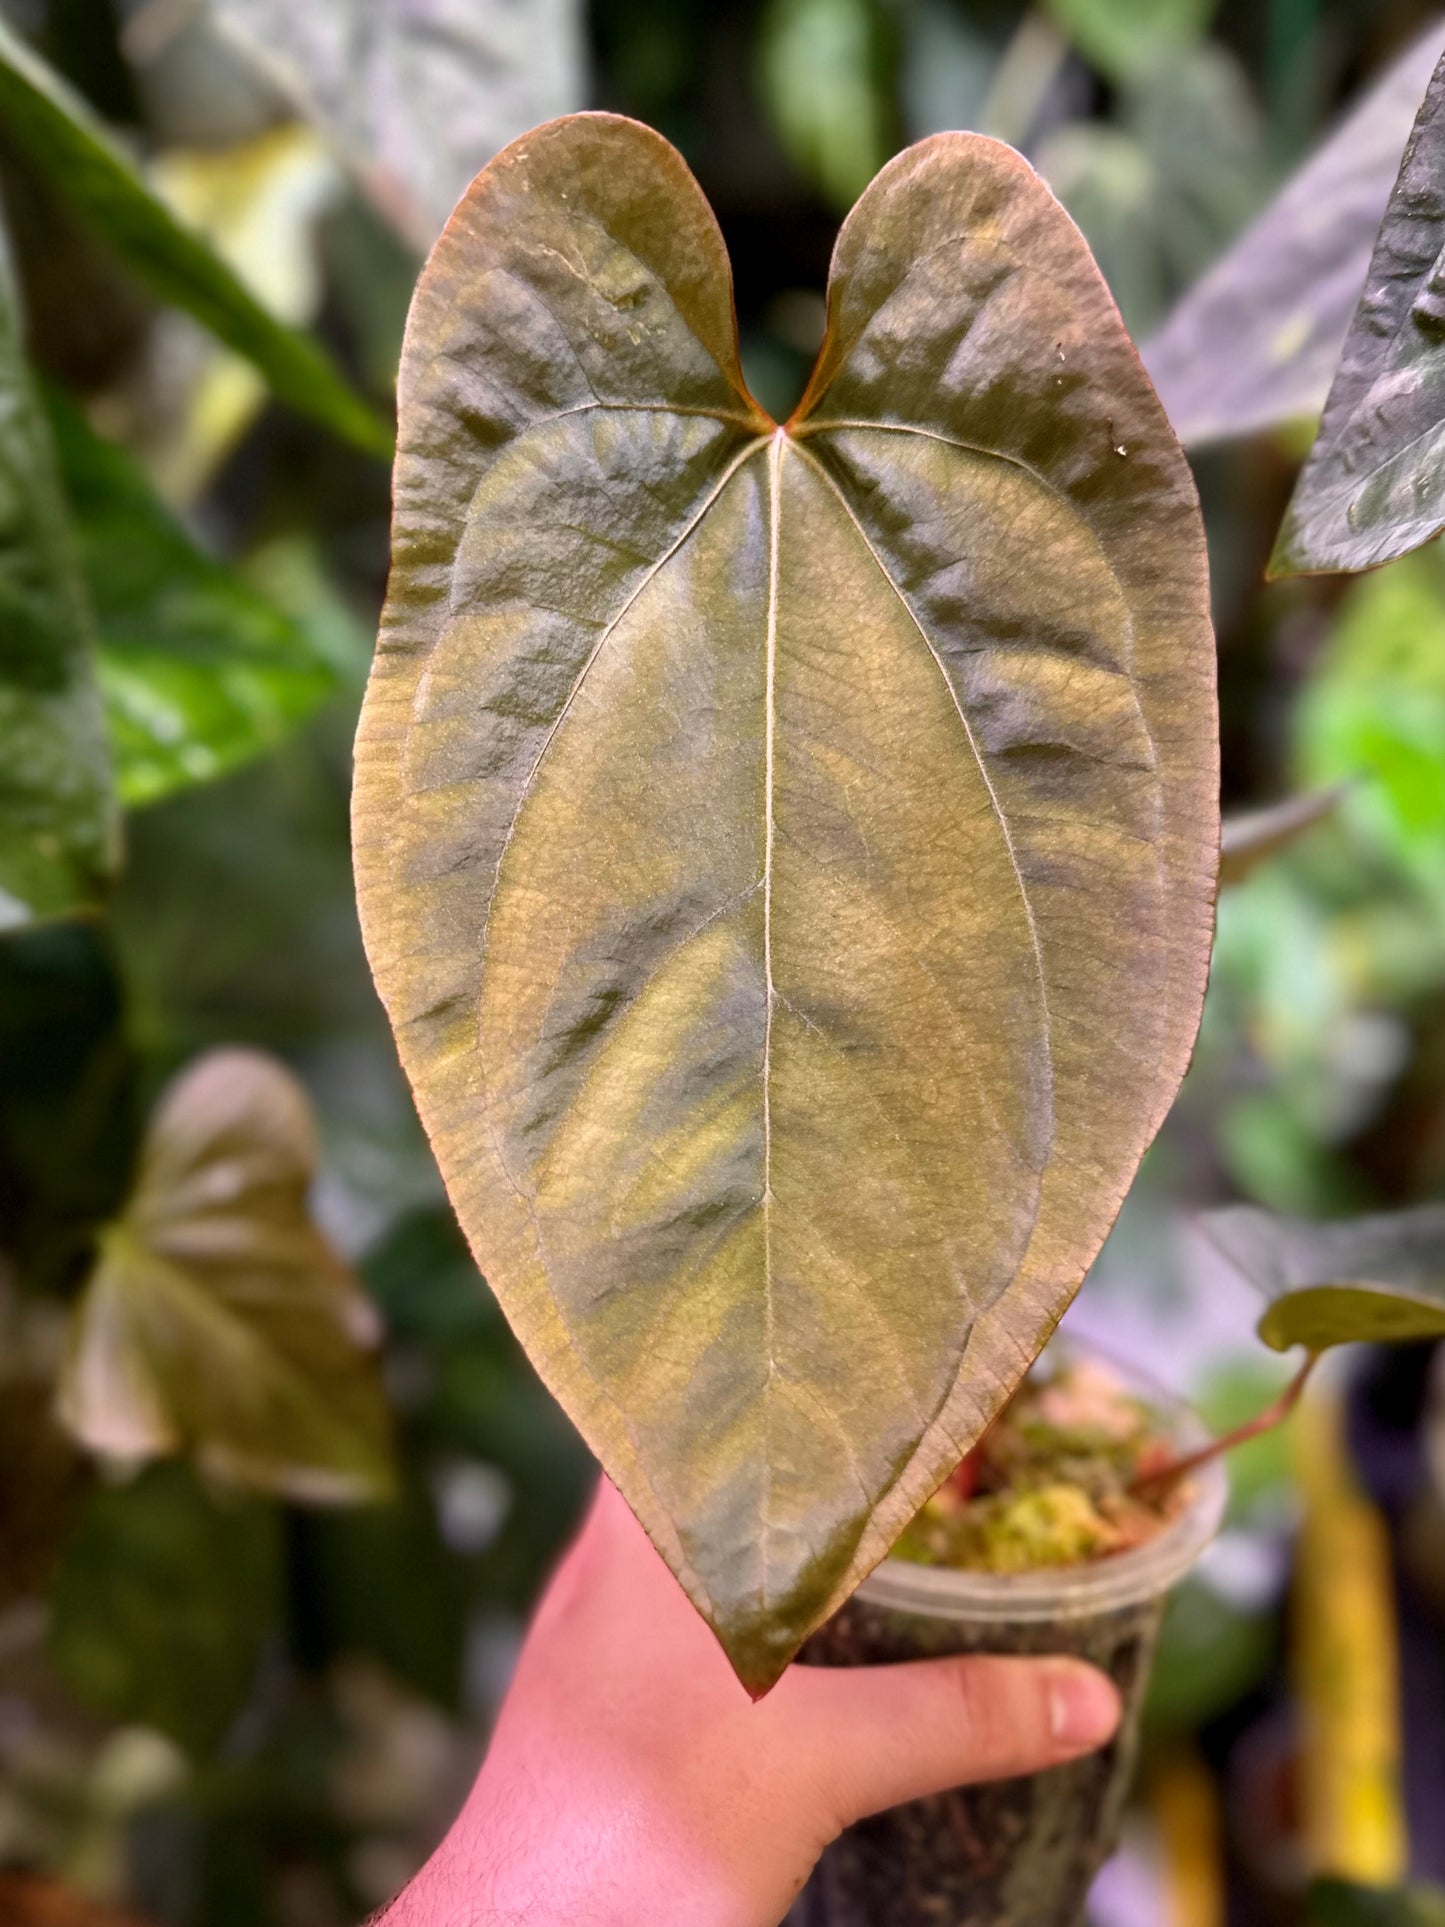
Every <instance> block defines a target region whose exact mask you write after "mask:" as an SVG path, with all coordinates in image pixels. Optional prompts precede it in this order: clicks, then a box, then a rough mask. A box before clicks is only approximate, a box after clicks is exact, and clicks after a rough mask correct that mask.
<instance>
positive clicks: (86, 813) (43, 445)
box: [0, 237, 120, 931]
mask: <svg viewBox="0 0 1445 1927" xmlns="http://www.w3.org/2000/svg"><path fill="white" fill-rule="evenodd" d="M93 639H94V638H93V631H92V622H91V613H90V610H89V608H88V607H87V605H86V597H85V585H84V581H83V579H82V574H81V566H80V558H79V555H78V554H77V551H76V545H75V539H74V533H73V531H72V529H71V527H70V523H69V518H68V516H67V514H66V508H65V500H64V496H63V494H62V491H61V485H60V479H59V476H58V474H57V472H56V459H55V449H54V446H53V445H52V442H51V438H50V430H49V427H48V426H47V424H46V420H45V412H44V409H43V408H42V407H41V404H40V400H39V396H38V395H37V393H36V389H35V385H34V382H33V380H32V378H31V374H30V370H29V369H28V367H27V366H26V363H25V355H24V351H23V348H22V345H21V328H20V314H19V306H18V300H17V296H16V290H15V285H14V281H13V279H12V277H11V272H10V262H9V257H8V255H7V254H6V253H5V252H4V243H3V237H0V743H3V744H4V755H3V758H0V931H3V930H7V929H12V928H14V927H15V926H16V925H18V924H24V923H29V922H32V921H33V920H34V919H36V918H39V917H49V916H57V915H61V914H64V913H65V912H67V911H73V910H77V909H82V908H84V907H86V906H87V905H91V904H94V903H96V902H97V901H98V899H99V898H100V896H101V894H102V892H103V890H104V888H105V886H106V883H107V881H108V879H109V878H110V876H111V874H112V873H113V871H114V869H115V866H116V862H117V860H118V856H119V845H120V822H119V816H118V813H117V810H116V805H115V797H114V793H113V790H112V785H111V769H110V752H109V750H108V748H107V744H106V738H105V724H104V719H103V717H102V715H101V705H100V693H99V690H98V688H97V685H96V679H95V665H94V662H93V660H92V654H91V645H92V642H93Z"/></svg>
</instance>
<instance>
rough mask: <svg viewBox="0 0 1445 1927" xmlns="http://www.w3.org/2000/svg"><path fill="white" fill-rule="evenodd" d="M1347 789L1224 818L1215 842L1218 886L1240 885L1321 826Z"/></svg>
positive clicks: (1312, 794)
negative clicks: (1258, 869)
mask: <svg viewBox="0 0 1445 1927" xmlns="http://www.w3.org/2000/svg"><path fill="white" fill-rule="evenodd" d="M1348 789H1349V784H1348V783H1336V784H1334V785H1333V787H1332V788H1330V789H1326V790H1311V791H1309V792H1307V793H1306V794H1305V795H1304V796H1287V797H1285V799H1284V801H1283V802H1280V803H1269V804H1266V805H1265V806H1264V808H1263V809H1258V810H1242V811H1241V812H1240V813H1239V815H1238V816H1226V817H1225V819H1224V824H1223V828H1222V833H1221V835H1220V839H1219V881H1220V884H1221V886H1223V885H1225V884H1228V883H1242V882H1243V881H1244V879H1245V878H1246V877H1247V876H1248V875H1249V874H1250V873H1251V871H1253V870H1255V869H1257V868H1258V866H1259V865H1260V864H1261V863H1267V862H1268V861H1269V859H1270V858H1271V857H1272V856H1278V855H1279V853H1280V851H1281V850H1287V849H1288V848H1289V846H1290V845H1291V844H1292V843H1294V842H1297V841H1298V839H1299V838H1300V837H1302V836H1303V835H1304V834H1305V833H1306V831H1308V830H1312V829H1313V828H1314V826H1315V824H1316V823H1322V822H1323V821H1324V819H1325V818H1326V817H1327V816H1329V815H1330V814H1331V813H1332V812H1333V811H1334V809H1335V808H1336V807H1337V805H1338V804H1339V802H1340V801H1341V799H1342V798H1343V797H1344V796H1345V795H1346V793H1347V792H1348Z"/></svg>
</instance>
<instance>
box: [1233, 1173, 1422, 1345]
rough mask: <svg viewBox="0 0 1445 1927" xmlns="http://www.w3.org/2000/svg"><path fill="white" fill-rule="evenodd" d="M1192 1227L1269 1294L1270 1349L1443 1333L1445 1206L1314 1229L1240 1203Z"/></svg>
mask: <svg viewBox="0 0 1445 1927" xmlns="http://www.w3.org/2000/svg"><path fill="white" fill-rule="evenodd" d="M1200 1223H1201V1225H1202V1226H1203V1228H1204V1230H1205V1231H1206V1232H1207V1233H1208V1234H1209V1236H1210V1238H1212V1239H1213V1241H1214V1243H1215V1244H1216V1245H1218V1247H1219V1249H1220V1250H1221V1251H1222V1252H1223V1253H1224V1255H1225V1257H1226V1258H1228V1259H1229V1261H1230V1263H1231V1264H1232V1265H1234V1266H1235V1268H1236V1269H1237V1270H1238V1271H1240V1272H1242V1273H1243V1275H1244V1276H1245V1277H1246V1278H1247V1279H1248V1280H1249V1282H1250V1283H1251V1284H1252V1285H1253V1286H1254V1287H1255V1288H1256V1289H1257V1290H1258V1291H1260V1292H1262V1293H1263V1294H1264V1295H1265V1297H1266V1298H1268V1300H1269V1305H1268V1308H1267V1309H1266V1311H1265V1313H1264V1315H1263V1317H1262V1318H1261V1319H1260V1321H1259V1335H1260V1337H1261V1338H1262V1339H1263V1340H1264V1342H1265V1343H1266V1344H1267V1345H1272V1346H1273V1347H1274V1349H1275V1350H1276V1351H1280V1352H1287V1351H1288V1350H1289V1349H1290V1347H1291V1346H1293V1345H1303V1346H1305V1347H1306V1348H1307V1349H1308V1350H1309V1351H1313V1352H1322V1351H1327V1350H1328V1349H1329V1348H1330V1346H1332V1345H1348V1344H1353V1343H1355V1342H1357V1341H1359V1340H1364V1339H1369V1340H1375V1341H1378V1342H1382V1343H1383V1342H1389V1341H1395V1340H1404V1339H1412V1338H1413V1339H1418V1338H1441V1337H1445V1205H1438V1204H1425V1205H1420V1206H1418V1207H1417V1208H1416V1209H1414V1210H1411V1211H1388V1212H1382V1213H1380V1214H1378V1215H1377V1216H1374V1217H1367V1218H1341V1219H1337V1220H1327V1221H1326V1222H1324V1223H1322V1224H1318V1223H1310V1222H1308V1221H1306V1220H1303V1219H1295V1218H1277V1217H1275V1216H1274V1215H1273V1214H1272V1213H1271V1212H1268V1211H1257V1210H1255V1209H1254V1208H1253V1207H1252V1206H1250V1205H1238V1206H1235V1207H1233V1208H1232V1209H1230V1210H1227V1211H1210V1212H1206V1213H1205V1215H1204V1217H1203V1218H1202V1219H1201V1220H1200Z"/></svg>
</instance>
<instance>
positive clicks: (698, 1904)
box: [373, 1772, 751, 1927]
mask: <svg viewBox="0 0 1445 1927" xmlns="http://www.w3.org/2000/svg"><path fill="white" fill-rule="evenodd" d="M500 1778H501V1776H500V1775H488V1774H486V1773H485V1772H484V1773H483V1775H482V1777H481V1779H480V1780H479V1781H478V1784H477V1787H476V1788H475V1790H474V1792H473V1794H472V1796H471V1798H470V1799H469V1800H468V1802H467V1806H466V1808H465V1809H464V1810H463V1812H462V1814H461V1815H460V1817H459V1818H458V1820H457V1822H456V1824H455V1826H454V1827H453V1828H452V1830H451V1832H450V1833H449V1834H448V1835H447V1837H446V1839H445V1840H444V1841H443V1842H442V1844H441V1845H440V1846H439V1847H438V1848H437V1850H436V1852H435V1853H434V1854H433V1855H432V1857H431V1859H430V1860H429V1861H428V1862H427V1863H426V1865H425V1866H424V1867H423V1868H422V1869H421V1871H420V1872H419V1873H418V1874H417V1876H416V1878H415V1879H414V1880H413V1881H412V1882H411V1883H410V1885H409V1886H408V1887H407V1888H406V1889H405V1891H404V1892H403V1893H401V1894H400V1895H399V1896H398V1897H397V1899H396V1900H395V1901H394V1902H393V1903H392V1905H391V1907H390V1908H389V1909H387V1910H386V1911H385V1912H384V1913H382V1914H381V1915H380V1916H378V1918H377V1920H376V1921H375V1923H374V1924H373V1927H553V1924H554V1923H557V1924H560V1923H562V1922H567V1923H574V1922H575V1923H577V1924H578V1927H582V1923H585V1924H586V1927H751V1922H750V1917H749V1915H748V1913H747V1910H746V1908H745V1905H744V1904H743V1903H742V1901H741V1899H740V1897H738V1896H729V1895H728V1894H727V1893H725V1892H724V1891H723V1889H724V1881H723V1880H722V1879H721V1878H720V1877H719V1876H718V1875H717V1874H716V1873H714V1872H713V1870H711V1869H709V1868H708V1867H707V1866H706V1865H705V1864H704V1863H703V1862H702V1860H701V1856H700V1855H699V1854H698V1853H697V1852H696V1851H695V1850H690V1849H689V1848H688V1847H687V1846H686V1845H685V1843H683V1842H681V1841H680V1840H678V1839H676V1838H674V1837H671V1836H670V1829H669V1827H668V1825H667V1823H666V1821H665V1819H664V1818H663V1817H662V1816H660V1815H659V1813H658V1811H657V1808H656V1803H655V1801H654V1802H652V1803H650V1804H649V1803H648V1802H645V1801H643V1800H641V1799H636V1798H633V1799H629V1798H627V1797H626V1796H625V1794H622V1793H621V1792H619V1791H617V1790H615V1788H614V1791H613V1792H612V1793H611V1795H610V1796H609V1797H608V1798H607V1800H606V1801H605V1803H604V1804H603V1805H602V1807H601V1809H600V1810H598V1811H594V1812H590V1813H589V1812H587V1811H584V1810H581V1809H580V1808H579V1806H578V1804H577V1803H576V1802H575V1801H573V1802H572V1803H571V1804H570V1806H569V1808H568V1809H567V1810H566V1811H562V1812H553V1811H550V1810H549V1803H548V1801H547V1797H546V1793H545V1790H544V1789H541V1788H536V1789H534V1793H533V1798H532V1799H531V1801H530V1802H528V1801H526V1800H524V1799H522V1798H521V1797H519V1796H520V1793H521V1792H522V1791H525V1790H526V1789H527V1788H529V1787H531V1786H532V1781H531V1776H530V1775H525V1776H523V1777H522V1780H521V1785H520V1788H519V1787H517V1786H515V1785H514V1786H504V1785H501V1784H498V1782H499V1781H500Z"/></svg>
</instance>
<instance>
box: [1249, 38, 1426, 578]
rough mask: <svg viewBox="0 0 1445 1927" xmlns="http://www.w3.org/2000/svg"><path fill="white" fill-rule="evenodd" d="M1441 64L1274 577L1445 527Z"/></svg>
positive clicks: (1382, 555) (1358, 565)
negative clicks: (1442, 455) (1442, 456)
mask: <svg viewBox="0 0 1445 1927" xmlns="http://www.w3.org/2000/svg"><path fill="white" fill-rule="evenodd" d="M1442 174H1445V55H1442V56H1441V59H1440V64H1439V65H1438V66H1437V67H1436V69H1435V72H1434V75H1433V77H1432V79H1431V81H1430V85H1429V88H1428V89H1427V91H1426V94H1425V99H1424V102H1423V104H1422V105H1421V108H1420V111H1419V113H1418V114H1417V115H1416V117H1415V125H1414V128H1413V130H1412V131H1411V134H1410V138H1409V141H1408V142H1407V144H1406V147H1405V157H1404V159H1403V160H1402V161H1401V163H1400V173H1399V178H1398V179H1397V180H1396V182H1395V185H1394V188H1393V189H1392V190H1391V194H1390V200H1389V205H1388V206H1387V207H1386V209H1385V217H1384V220H1383V221H1382V222H1381V224H1380V231H1379V234H1378V235H1377V237H1376V240H1375V250H1374V253H1373V254H1372V255H1371V257H1370V267H1369V272H1368V273H1367V275H1366V277H1365V287H1364V292H1363V294H1362V295H1361V296H1360V302H1359V306H1358V307H1357V308H1356V309H1355V313H1354V318H1353V320H1352V321H1351V322H1350V330H1349V333H1348V334H1347V335H1346V337H1345V345H1344V349H1343V351H1342V353H1341V356H1340V365H1339V368H1338V370H1337V372H1336V374H1335V379H1334V384H1333V386H1332V387H1331V389H1330V394H1329V400H1328V401H1327V402H1326V403H1325V412H1324V415H1323V417H1322V418H1321V421H1320V432H1319V435H1318V437H1317V438H1316V440H1315V445H1314V447H1313V448H1312V449H1311V450H1310V453H1309V457H1308V459H1307V460H1306V462H1305V465H1304V467H1303V469H1302V470H1301V471H1300V476H1299V480H1298V481H1297V482H1296V484H1295V491H1294V494H1293V495H1292V496H1291V498H1290V504H1289V507H1288V509H1287V510H1286V511H1285V517H1284V522H1283V524H1282V525H1281V528H1280V532H1279V537H1278V539H1277V541H1276V543H1275V548H1274V554H1273V555H1272V556H1271V557H1270V562H1269V574H1270V575H1271V576H1282V575H1299V574H1308V573H1316V574H1317V573H1321V572H1330V571H1341V570H1352V569H1371V568H1375V567H1376V566H1377V565H1378V564H1380V563H1382V562H1392V561H1394V559H1395V558H1396V557H1397V556H1401V555H1406V554H1408V553H1409V551H1410V550H1411V549H1418V548H1419V547H1420V546H1421V544H1422V543H1425V542H1428V541H1430V540H1431V538H1432V537H1434V536H1436V535H1438V534H1439V532H1440V530H1441V528H1442V527H1445V467H1442V461H1441V454H1442V450H1445V192H1442V190H1441V185H1440V183H1441V179H1442Z"/></svg>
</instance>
